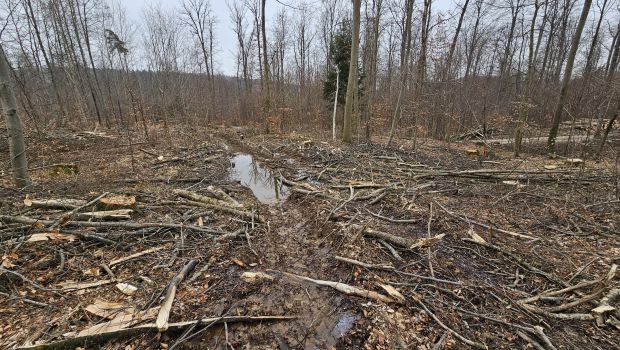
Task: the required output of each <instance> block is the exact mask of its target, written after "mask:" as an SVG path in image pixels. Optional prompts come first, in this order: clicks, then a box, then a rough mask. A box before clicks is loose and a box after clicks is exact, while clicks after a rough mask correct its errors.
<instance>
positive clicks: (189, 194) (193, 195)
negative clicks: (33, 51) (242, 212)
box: [172, 189, 243, 208]
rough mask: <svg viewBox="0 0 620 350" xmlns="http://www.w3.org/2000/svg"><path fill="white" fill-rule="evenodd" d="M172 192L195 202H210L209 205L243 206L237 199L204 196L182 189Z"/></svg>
mask: <svg viewBox="0 0 620 350" xmlns="http://www.w3.org/2000/svg"><path fill="white" fill-rule="evenodd" d="M172 192H173V193H174V194H176V195H177V196H179V197H182V198H185V199H189V200H191V201H194V202H200V203H204V204H208V205H213V206H221V207H235V208H240V207H243V206H242V205H241V204H239V203H236V201H234V200H233V201H234V202H232V201H229V200H220V199H215V198H211V197H207V196H203V195H201V194H198V193H196V192H191V191H186V190H180V189H175V190H173V191H172ZM222 192H223V191H222ZM218 193H219V192H218ZM226 196H227V197H228V198H230V197H229V196H228V195H226ZM231 199H232V198H231ZM235 203H236V205H235Z"/></svg>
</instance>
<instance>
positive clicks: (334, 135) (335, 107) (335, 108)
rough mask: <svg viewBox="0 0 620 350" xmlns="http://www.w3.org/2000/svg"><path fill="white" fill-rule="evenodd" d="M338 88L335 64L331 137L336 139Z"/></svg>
mask: <svg viewBox="0 0 620 350" xmlns="http://www.w3.org/2000/svg"><path fill="white" fill-rule="evenodd" d="M339 89H340V69H338V65H336V94H335V95H334V112H333V113H332V139H333V140H334V141H336V111H337V110H338V92H339Z"/></svg>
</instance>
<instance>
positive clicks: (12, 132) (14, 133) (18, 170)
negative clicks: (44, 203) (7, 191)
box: [0, 46, 30, 187]
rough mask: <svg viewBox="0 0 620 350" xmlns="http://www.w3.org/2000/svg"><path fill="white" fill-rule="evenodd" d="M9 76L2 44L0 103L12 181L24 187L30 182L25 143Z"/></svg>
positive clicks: (0, 53)
mask: <svg viewBox="0 0 620 350" xmlns="http://www.w3.org/2000/svg"><path fill="white" fill-rule="evenodd" d="M10 79H11V78H10V76H9V62H8V60H7V58H6V55H5V53H4V50H3V49H2V46H0V104H1V105H2V109H4V119H5V120H6V127H7V131H8V133H9V153H10V157H11V168H12V170H13V181H14V182H15V186H17V187H24V186H26V185H28V183H29V182H30V178H29V177H28V161H27V160H26V144H25V142H24V130H23V129H22V123H21V121H20V120H19V116H18V115H17V106H16V105H15V96H14V95H13V91H12V90H11V85H10V82H11V81H10Z"/></svg>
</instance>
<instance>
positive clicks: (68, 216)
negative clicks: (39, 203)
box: [50, 192, 110, 228]
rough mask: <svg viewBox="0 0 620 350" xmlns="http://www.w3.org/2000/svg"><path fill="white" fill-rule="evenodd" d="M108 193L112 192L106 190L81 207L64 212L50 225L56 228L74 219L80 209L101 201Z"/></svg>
mask: <svg viewBox="0 0 620 350" xmlns="http://www.w3.org/2000/svg"><path fill="white" fill-rule="evenodd" d="M108 194H110V193H109V192H104V193H103V194H101V195H100V196H99V197H97V198H95V199H93V200H91V201H90V202H87V203H86V204H83V205H80V206H79V207H77V208H75V209H72V210H70V211H68V212H67V213H65V214H63V215H62V216H61V217H60V218H59V219H58V220H56V221H55V222H53V223H52V224H51V226H50V228H54V227H56V226H58V225H66V224H67V222H69V221H71V219H73V216H74V215H75V214H77V213H78V212H79V211H80V210H82V209H84V208H86V207H88V206H91V205H93V204H95V203H97V202H99V200H100V199H101V198H103V197H105V196H107V195H108Z"/></svg>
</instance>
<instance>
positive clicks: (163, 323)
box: [155, 259, 198, 332]
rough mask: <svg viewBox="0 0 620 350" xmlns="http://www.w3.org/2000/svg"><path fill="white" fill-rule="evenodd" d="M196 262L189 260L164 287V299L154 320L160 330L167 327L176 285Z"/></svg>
mask: <svg viewBox="0 0 620 350" xmlns="http://www.w3.org/2000/svg"><path fill="white" fill-rule="evenodd" d="M197 263H198V262H197V261H196V260H194V259H192V260H190V261H189V262H188V263H187V264H186V265H185V266H184V267H183V269H181V271H180V272H179V273H178V274H177V275H176V276H174V278H173V279H172V281H170V283H169V284H168V287H167V288H166V296H165V297H164V301H163V302H162V303H161V309H159V314H158V315H157V320H156V321H155V324H156V325H157V329H158V330H159V331H160V332H163V331H165V330H167V329H168V318H169V317H170V309H171V308H172V302H173V301H174V296H175V294H176V292H177V287H178V286H179V284H180V283H181V282H182V281H183V280H184V279H185V277H186V276H187V274H188V273H189V272H190V271H191V270H193V269H194V267H195V266H196V264H197Z"/></svg>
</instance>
